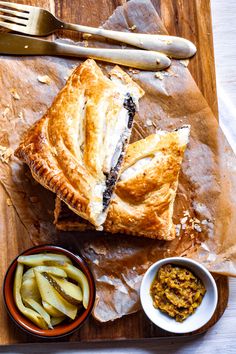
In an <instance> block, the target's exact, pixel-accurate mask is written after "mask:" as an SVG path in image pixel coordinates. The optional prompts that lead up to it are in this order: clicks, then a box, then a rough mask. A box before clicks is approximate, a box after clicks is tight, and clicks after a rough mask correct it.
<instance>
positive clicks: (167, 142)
mask: <svg viewBox="0 0 236 354" xmlns="http://www.w3.org/2000/svg"><path fill="white" fill-rule="evenodd" d="M189 131H190V127H189V126H183V127H182V128H180V129H178V130H176V131H173V132H170V133H169V132H165V131H159V132H158V133H157V134H153V135H150V136H148V137H147V138H146V139H142V140H139V141H136V142H135V143H133V144H130V145H129V147H128V149H127V153H126V156H125V160H124V164H123V166H122V169H121V175H120V179H119V182H118V183H117V184H116V188H115V191H114V195H113V197H112V201H111V203H110V206H109V211H108V216H107V219H106V222H105V225H104V229H105V230H106V231H109V232H111V233H123V234H130V235H134V236H144V237H150V238H155V239H160V240H172V239H174V238H175V227H174V224H173V221H172V216H173V207H174V201H175V196H176V190H177V186H178V176H179V172H180V168H181V163H182V160H183V156H184V151H185V149H186V146H187V143H188V139H189ZM55 224H56V226H57V228H58V229H60V230H66V231H69V230H80V231H84V230H86V229H91V228H92V226H91V224H89V223H88V222H84V221H83V219H81V218H78V217H77V216H76V215H75V214H74V215H73V213H71V212H69V211H68V209H67V208H66V206H65V205H63V203H61V202H60V201H59V200H57V201H56V208H55Z"/></svg>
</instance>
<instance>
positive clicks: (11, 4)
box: [0, 1, 33, 12]
mask: <svg viewBox="0 0 236 354" xmlns="http://www.w3.org/2000/svg"><path fill="white" fill-rule="evenodd" d="M0 5H3V6H7V7H10V8H12V9H16V10H22V11H28V12H29V11H30V10H31V9H32V7H33V6H29V5H22V4H16V3H15V2H7V1H0Z"/></svg>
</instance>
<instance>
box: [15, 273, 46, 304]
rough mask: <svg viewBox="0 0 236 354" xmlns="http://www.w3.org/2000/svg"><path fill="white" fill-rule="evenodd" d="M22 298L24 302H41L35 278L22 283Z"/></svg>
mask: <svg viewBox="0 0 236 354" xmlns="http://www.w3.org/2000/svg"><path fill="white" fill-rule="evenodd" d="M23 279H24V277H23ZM20 293H21V297H22V300H23V302H25V301H24V300H25V299H27V298H28V299H33V300H35V301H37V302H39V301H40V299H41V296H40V292H39V289H38V286H37V283H36V280H35V278H28V279H26V280H24V281H23V282H22V285H21V289H20Z"/></svg>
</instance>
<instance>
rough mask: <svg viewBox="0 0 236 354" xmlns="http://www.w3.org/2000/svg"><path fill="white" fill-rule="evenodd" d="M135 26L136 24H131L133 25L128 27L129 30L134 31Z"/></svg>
mask: <svg viewBox="0 0 236 354" xmlns="http://www.w3.org/2000/svg"><path fill="white" fill-rule="evenodd" d="M136 28H137V26H136V25H133V26H131V27H129V30H131V31H134V30H136Z"/></svg>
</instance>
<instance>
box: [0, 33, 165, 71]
mask: <svg viewBox="0 0 236 354" xmlns="http://www.w3.org/2000/svg"><path fill="white" fill-rule="evenodd" d="M0 55H54V56H71V57H80V58H92V59H96V60H102V61H107V62H110V63H115V64H120V65H125V66H129V67H133V68H136V69H142V70H150V71H156V70H162V69H166V68H167V67H169V66H170V64H171V61H170V59H169V58H168V57H167V56H166V55H164V54H162V53H159V52H154V51H146V50H139V49H138V50H136V49H104V48H102V49H101V48H88V47H86V48H85V47H80V46H77V45H72V44H65V43H61V42H50V41H46V40H42V39H37V38H32V37H27V36H21V35H16V34H10V33H0Z"/></svg>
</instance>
